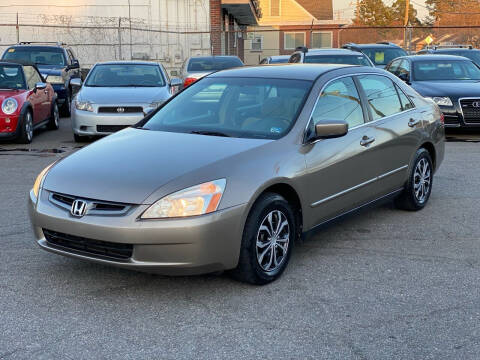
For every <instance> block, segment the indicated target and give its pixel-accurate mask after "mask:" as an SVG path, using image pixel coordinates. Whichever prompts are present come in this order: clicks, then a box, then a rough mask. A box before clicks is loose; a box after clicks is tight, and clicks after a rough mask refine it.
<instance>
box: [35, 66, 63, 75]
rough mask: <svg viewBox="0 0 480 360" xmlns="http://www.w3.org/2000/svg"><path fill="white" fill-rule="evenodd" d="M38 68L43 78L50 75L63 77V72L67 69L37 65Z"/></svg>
mask: <svg viewBox="0 0 480 360" xmlns="http://www.w3.org/2000/svg"><path fill="white" fill-rule="evenodd" d="M37 68H38V70H39V71H40V74H42V76H43V77H47V76H48V75H58V76H60V75H62V72H63V70H64V69H65V67H61V66H53V65H37Z"/></svg>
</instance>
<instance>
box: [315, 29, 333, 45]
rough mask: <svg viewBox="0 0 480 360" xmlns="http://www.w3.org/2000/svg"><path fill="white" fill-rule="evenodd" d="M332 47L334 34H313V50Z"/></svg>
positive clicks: (327, 32) (328, 32)
mask: <svg viewBox="0 0 480 360" xmlns="http://www.w3.org/2000/svg"><path fill="white" fill-rule="evenodd" d="M331 47H332V32H331V31H326V32H314V33H312V46H311V48H312V49H318V48H331Z"/></svg>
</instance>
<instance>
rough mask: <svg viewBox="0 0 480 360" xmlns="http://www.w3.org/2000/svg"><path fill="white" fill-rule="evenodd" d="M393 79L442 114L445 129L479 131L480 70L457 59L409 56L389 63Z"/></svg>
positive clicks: (468, 60)
mask: <svg viewBox="0 0 480 360" xmlns="http://www.w3.org/2000/svg"><path fill="white" fill-rule="evenodd" d="M385 70H387V71H390V72H391V73H393V74H395V75H397V76H398V77H399V78H400V79H402V80H403V81H405V82H406V83H407V84H409V85H410V86H412V87H413V88H414V89H415V90H416V91H417V92H419V93H420V94H421V95H422V96H424V97H426V98H430V99H431V100H433V101H434V102H435V103H436V104H437V105H438V106H439V107H440V109H441V110H442V112H443V115H444V117H445V126H447V127H465V128H467V127H477V128H479V127H480V68H479V67H478V66H477V65H475V63H474V62H473V61H472V60H470V59H467V58H465V57H461V56H453V55H413V56H404V57H401V58H398V59H395V60H393V61H392V62H390V63H389V64H388V65H387V67H386V68H385Z"/></svg>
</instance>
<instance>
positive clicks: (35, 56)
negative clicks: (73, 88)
mask: <svg viewBox="0 0 480 360" xmlns="http://www.w3.org/2000/svg"><path fill="white" fill-rule="evenodd" d="M3 60H15V61H18V62H21V63H26V64H37V65H54V66H65V64H66V60H65V56H64V53H63V49H59V48H54V47H50V48H49V47H38V46H23V47H12V48H10V49H8V50H7V51H6V52H5V53H4V55H3Z"/></svg>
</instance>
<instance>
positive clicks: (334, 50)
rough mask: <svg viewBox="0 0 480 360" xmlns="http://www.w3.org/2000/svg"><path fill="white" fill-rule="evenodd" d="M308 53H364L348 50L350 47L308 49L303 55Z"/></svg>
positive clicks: (361, 54)
mask: <svg viewBox="0 0 480 360" xmlns="http://www.w3.org/2000/svg"><path fill="white" fill-rule="evenodd" d="M310 55H352V56H365V54H363V53H361V52H359V51H355V50H350V49H336V48H335V49H333V48H332V49H327V48H325V49H309V50H308V52H307V53H305V56H307V57H308V56H310Z"/></svg>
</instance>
